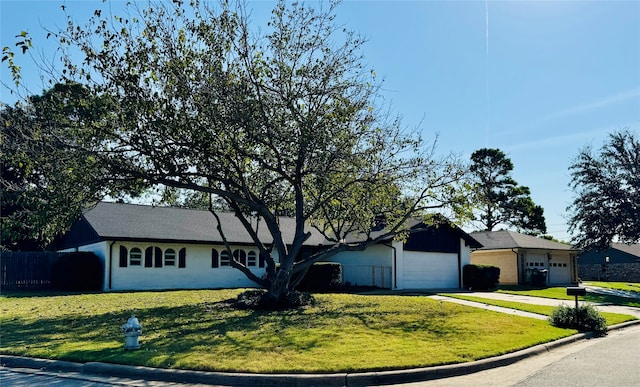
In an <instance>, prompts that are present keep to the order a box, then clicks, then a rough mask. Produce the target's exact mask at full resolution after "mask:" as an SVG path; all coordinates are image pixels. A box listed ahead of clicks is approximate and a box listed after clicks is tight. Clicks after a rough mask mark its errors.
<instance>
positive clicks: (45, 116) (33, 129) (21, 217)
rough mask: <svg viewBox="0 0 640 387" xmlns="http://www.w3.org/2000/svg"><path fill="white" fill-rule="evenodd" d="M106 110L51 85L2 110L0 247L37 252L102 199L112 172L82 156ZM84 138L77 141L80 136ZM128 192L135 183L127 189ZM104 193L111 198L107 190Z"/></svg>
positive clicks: (82, 91)
mask: <svg viewBox="0 0 640 387" xmlns="http://www.w3.org/2000/svg"><path fill="white" fill-rule="evenodd" d="M109 109H110V103H109V101H108V100H106V99H104V98H94V97H93V96H92V95H91V94H89V91H88V90H87V89H86V88H84V87H83V86H81V85H79V84H64V85H63V84H57V85H55V86H54V87H53V88H52V89H50V90H48V91H46V92H45V93H43V95H41V96H32V97H30V98H29V99H28V100H27V101H26V103H18V104H16V105H15V106H14V107H8V106H6V107H4V108H3V109H2V110H1V111H0V117H1V118H0V125H2V128H3V129H2V143H1V148H0V156H1V162H2V175H1V176H0V187H1V188H2V248H4V249H10V250H34V249H42V248H44V247H45V246H46V245H47V244H48V243H49V242H51V241H52V240H53V238H55V237H56V236H57V235H58V234H60V233H61V232H63V231H65V230H66V229H67V228H68V227H69V226H70V225H71V223H72V222H73V221H74V220H75V219H76V217H77V216H78V215H79V214H80V212H81V211H82V209H83V208H85V207H86V206H88V205H91V203H95V202H97V201H98V200H100V198H102V197H103V196H104V195H105V194H106V193H107V192H109V193H111V194H112V195H116V191H115V190H116V189H117V187H118V184H116V183H115V182H114V181H113V179H112V178H111V177H110V172H109V170H108V169H106V168H105V167H104V166H102V165H101V164H100V163H99V162H98V160H97V159H96V158H95V157H94V156H92V155H91V154H90V153H88V152H87V151H88V150H90V149H91V147H92V144H91V143H90V142H88V141H85V140H87V139H88V140H90V141H93V142H97V141H98V138H97V137H93V138H91V137H90V136H89V135H88V134H89V133H92V134H93V136H95V135H96V134H98V133H100V129H99V128H98V126H99V125H100V123H101V120H102V117H104V115H105V112H106V111H107V110H109ZM79 132H82V135H79ZM125 185H126V186H127V187H129V188H131V189H132V188H133V187H135V184H132V183H131V182H127V183H126V184H125ZM107 187H110V188H111V189H112V191H107V190H106V188H107Z"/></svg>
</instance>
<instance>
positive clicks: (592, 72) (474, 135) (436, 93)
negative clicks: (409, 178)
mask: <svg viewBox="0 0 640 387" xmlns="http://www.w3.org/2000/svg"><path fill="white" fill-rule="evenodd" d="M62 3H63V2H62V1H55V0H54V1H46V2H43V1H29V0H26V1H24V0H23V1H11V0H0V18H1V19H0V20H1V27H0V28H1V29H0V41H1V44H2V46H3V47H4V46H7V45H12V44H13V42H14V35H16V34H17V33H19V32H20V31H22V30H26V31H28V32H29V33H30V34H31V35H32V36H33V37H34V43H35V46H36V50H38V51H36V52H44V53H45V56H46V57H48V58H50V57H52V56H53V49H52V47H51V46H48V45H47V44H49V45H51V43H52V42H50V41H47V40H45V39H44V38H45V35H46V33H45V32H44V31H43V30H42V26H44V27H48V28H52V29H55V28H56V26H64V15H63V14H62V12H61V11H60V5H61V4H62ZM124 4H125V3H124V1H117V2H115V3H114V4H113V5H112V7H113V8H114V10H115V9H117V8H118V7H121V6H123V5H124ZM249 4H250V7H252V8H253V19H254V20H255V21H256V22H257V23H259V22H260V21H263V20H266V17H267V15H268V13H269V12H270V9H271V6H272V4H273V2H271V1H253V2H250V3H249ZM66 6H67V10H68V12H69V13H70V14H71V15H73V17H74V18H75V19H76V20H79V21H83V20H85V19H86V18H87V17H88V16H89V15H90V14H91V12H92V10H93V9H94V8H95V7H96V6H101V2H96V1H66ZM338 22H339V23H341V24H344V25H345V26H346V27H347V28H349V29H351V30H354V31H357V32H360V33H361V34H363V35H364V36H366V37H368V39H369V42H368V43H367V45H366V46H365V52H364V54H365V58H366V61H367V63H368V65H369V66H370V67H371V68H372V69H373V70H375V71H376V73H377V75H378V77H380V78H382V79H384V87H383V94H384V97H385V98H386V99H388V100H389V101H390V102H391V104H392V106H393V108H394V110H395V111H396V112H397V113H398V114H399V115H400V116H401V117H402V118H403V123H404V124H405V125H406V126H407V127H409V128H414V127H416V126H419V127H420V129H421V131H422V133H423V135H424V136H425V137H427V138H433V136H434V135H435V134H436V133H437V134H438V135H439V145H438V149H439V151H440V152H441V153H449V152H455V153H457V154H459V155H461V156H462V157H463V158H465V159H468V158H469V156H470V154H471V153H472V152H473V151H474V150H476V149H479V148H482V147H493V148H500V149H501V150H503V151H504V152H505V153H506V154H507V156H508V157H510V158H511V160H512V161H513V163H514V166H515V169H514V172H513V176H514V178H515V179H516V181H518V182H519V183H520V184H522V185H526V186H528V187H530V188H531V193H532V198H533V200H534V201H535V202H536V203H537V204H540V205H542V206H543V207H544V209H545V216H546V219H547V227H548V231H549V234H551V235H553V236H555V237H556V238H558V239H561V240H569V239H570V236H569V235H568V234H567V230H566V229H567V226H566V220H565V218H566V213H565V208H566V207H567V205H568V204H569V203H570V202H571V199H572V195H573V193H572V192H571V190H570V189H569V187H568V183H569V181H570V178H569V172H568V166H569V165H570V163H571V160H572V159H573V158H574V157H575V156H576V155H577V154H578V152H579V151H580V149H581V148H583V147H584V146H586V145H589V144H592V145H593V146H594V147H599V146H600V145H601V144H602V143H603V142H604V141H605V140H606V137H607V135H608V133H611V132H612V131H615V130H618V129H621V128H624V127H629V128H630V129H631V130H633V131H634V132H635V133H639V132H640V1H557V2H552V1H488V2H485V1H446V2H445V1H365V0H362V1H353V0H352V1H345V2H344V3H343V4H342V5H340V7H339V8H338ZM24 59H26V58H21V57H19V58H18V60H20V61H21V62H20V64H21V65H23V69H24V70H23V77H24V81H25V83H26V84H27V85H28V87H29V88H30V89H31V90H32V91H33V92H40V91H42V84H41V83H40V81H39V75H38V72H37V71H36V69H35V68H34V67H33V66H29V64H28V61H25V60H24ZM5 67H6V66H4V65H3V66H2V72H1V73H0V74H1V77H2V80H3V82H6V81H9V80H10V79H9V74H8V73H7V71H6V69H5ZM1 97H2V98H1V101H2V102H5V103H7V102H9V103H11V102H13V101H14V100H15V99H14V97H13V96H11V95H9V94H8V93H7V91H6V89H4V88H3V89H2V96H1Z"/></svg>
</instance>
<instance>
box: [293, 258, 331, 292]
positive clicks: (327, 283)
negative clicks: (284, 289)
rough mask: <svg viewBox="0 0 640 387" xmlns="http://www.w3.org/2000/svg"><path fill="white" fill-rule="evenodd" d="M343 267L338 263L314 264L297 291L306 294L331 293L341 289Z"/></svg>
mask: <svg viewBox="0 0 640 387" xmlns="http://www.w3.org/2000/svg"><path fill="white" fill-rule="evenodd" d="M341 284H342V265H340V264H339V263H336V262H319V263H315V264H313V265H312V266H311V267H310V268H309V270H308V271H307V274H306V275H305V276H304V278H303V279H302V281H301V282H300V284H298V286H297V288H296V289H297V290H300V291H304V292H330V291H334V290H338V289H340V286H341Z"/></svg>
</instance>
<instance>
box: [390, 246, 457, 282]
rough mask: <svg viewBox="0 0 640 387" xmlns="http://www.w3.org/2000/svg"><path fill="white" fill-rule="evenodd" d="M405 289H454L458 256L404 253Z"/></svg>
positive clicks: (415, 252)
mask: <svg viewBox="0 0 640 387" xmlns="http://www.w3.org/2000/svg"><path fill="white" fill-rule="evenodd" d="M403 255H404V265H403V276H404V277H403V278H404V288H405V289H455V288H458V287H459V284H458V255H457V254H446V253H424V252H417V251H405V252H404V253H403Z"/></svg>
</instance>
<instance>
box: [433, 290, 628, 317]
mask: <svg viewBox="0 0 640 387" xmlns="http://www.w3.org/2000/svg"><path fill="white" fill-rule="evenodd" d="M447 294H451V295H461V296H473V297H480V298H487V299H490V300H501V301H510V302H519V303H522V304H534V305H547V306H559V305H562V304H564V305H568V306H574V305H575V301H574V300H557V299H554V298H542V297H531V296H522V295H516V294H508V293H497V292H453V293H451V292H449V293H447ZM435 297H442V296H432V298H435ZM444 297H446V296H444ZM447 301H450V302H457V303H461V302H460V301H462V300H458V299H455V298H451V297H449V298H448V300H447ZM469 302H471V301H469ZM578 304H579V305H585V304H591V305H593V306H594V307H595V308H596V309H597V310H599V311H600V312H609V313H619V314H628V315H630V316H634V317H637V318H639V319H640V308H634V307H630V306H621V305H603V304H594V303H590V302H586V301H578ZM466 305H469V306H475V307H478V308H485V309H491V310H497V311H499V312H503V313H510V314H516V313H513V311H515V310H514V309H509V308H500V307H497V306H496V307H491V306H490V305H486V304H483V303H480V302H476V303H475V305H472V304H470V303H467V304H466ZM496 308H497V309H496ZM522 313H526V312H522ZM529 314H531V315H534V314H533V313H529ZM535 316H539V315H535ZM526 317H533V316H526ZM533 318H536V317H533ZM546 318H547V317H546V316H545V319H546Z"/></svg>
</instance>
